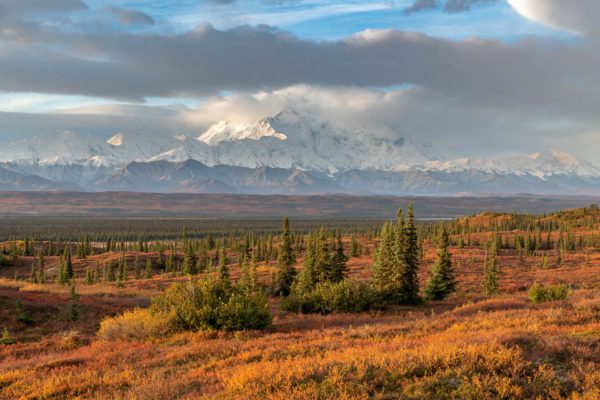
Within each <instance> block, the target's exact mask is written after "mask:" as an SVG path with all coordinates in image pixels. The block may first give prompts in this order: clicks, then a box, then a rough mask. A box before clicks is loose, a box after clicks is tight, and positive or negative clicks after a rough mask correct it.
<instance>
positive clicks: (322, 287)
mask: <svg viewBox="0 0 600 400" xmlns="http://www.w3.org/2000/svg"><path fill="white" fill-rule="evenodd" d="M379 305H380V302H379V296H378V295H377V293H376V292H375V290H374V289H373V288H371V286H369V285H367V284H365V283H360V282H356V281H352V280H348V279H347V280H344V281H342V282H339V283H320V284H318V285H317V287H316V288H315V289H314V290H313V291H311V292H305V293H292V294H291V295H290V296H288V297H287V298H286V299H285V300H284V301H283V307H284V309H286V310H288V311H292V312H296V313H303V314H331V313H336V312H340V313H359V312H363V311H368V310H371V309H373V308H375V307H379Z"/></svg>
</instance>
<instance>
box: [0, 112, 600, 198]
mask: <svg viewBox="0 0 600 400" xmlns="http://www.w3.org/2000/svg"><path fill="white" fill-rule="evenodd" d="M0 168H3V169H4V174H5V175H6V176H7V177H9V178H7V182H8V181H9V180H10V182H11V183H10V185H8V184H6V185H5V186H6V187H7V188H12V189H15V188H16V189H17V190H18V187H19V182H25V180H22V179H21V180H20V179H19V178H18V176H26V177H28V179H27V181H31V179H32V177H38V178H40V179H42V180H41V181H37V183H36V184H37V185H38V186H40V187H52V185H53V184H56V185H55V186H56V187H58V188H63V187H81V188H83V189H85V190H90V191H101V190H132V191H158V192H220V191H223V192H236V193H331V192H335V193H344V192H346V193H372V194H397V195H406V194H435V195H441V194H445V195H447V194H457V193H484V192H485V193H503V194H509V193H524V192H527V193H536V194H600V168H598V167H596V166H594V165H593V164H591V163H589V162H587V161H585V160H580V159H578V158H576V157H574V156H572V155H570V154H568V153H565V152H562V151H558V150H553V151H545V152H538V153H533V154H528V155H518V154H517V155H505V156H498V157H494V158H491V159H484V158H460V159H452V160H447V159H445V158H444V157H443V156H440V154H439V152H437V151H436V150H435V148H433V147H432V146H430V145H427V144H421V143H417V142H415V141H414V140H413V139H412V138H411V137H410V136H409V135H406V134H402V133H400V132H396V131H394V130H393V129H391V128H386V127H381V126H380V127H377V128H375V127H364V126H348V125H344V124H343V123H339V122H332V121H328V120H324V119H321V118H317V117H315V116H314V115H311V114H306V113H305V114H300V113H297V112H295V111H293V110H284V111H282V112H281V113H279V114H277V115H275V116H273V117H269V118H265V119H262V120H260V121H258V122H255V123H251V124H246V125H239V124H236V123H233V122H230V121H221V122H218V123H215V124H214V125H213V126H211V127H209V128H208V129H207V130H206V131H205V132H203V133H201V134H199V135H198V134H194V135H190V134H187V135H182V134H178V135H169V134H157V133H149V132H146V131H144V130H142V129H138V130H132V131H125V132H119V133H116V134H114V135H112V136H111V137H110V138H109V139H108V140H102V139H98V138H96V137H92V136H86V135H79V134H77V133H74V132H68V131H65V132H60V133H56V134H50V135H45V136H38V137H34V138H30V139H24V140H21V141H19V142H15V143H12V144H9V145H5V146H2V147H1V148H0ZM11 174H12V175H11ZM14 174H18V176H17V175H14ZM57 182H60V184H59V183H57ZM65 185H66V186H65ZM69 185H72V186H69ZM27 187H29V188H31V187H33V188H35V185H33V186H32V185H29V186H27ZM0 190H3V189H2V186H0ZM5 190H6V189H5Z"/></svg>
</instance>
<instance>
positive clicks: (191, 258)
mask: <svg viewBox="0 0 600 400" xmlns="http://www.w3.org/2000/svg"><path fill="white" fill-rule="evenodd" d="M196 262H197V260H196V254H194V248H193V247H192V243H191V242H189V241H188V242H187V243H186V244H185V245H184V250H183V264H182V272H183V273H184V274H185V275H195V274H196V273H197V271H196Z"/></svg>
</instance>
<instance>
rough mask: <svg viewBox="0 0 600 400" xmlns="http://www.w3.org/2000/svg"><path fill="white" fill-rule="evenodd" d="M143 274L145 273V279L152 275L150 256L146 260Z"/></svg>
mask: <svg viewBox="0 0 600 400" xmlns="http://www.w3.org/2000/svg"><path fill="white" fill-rule="evenodd" d="M145 275H146V279H151V278H152V275H153V271H152V261H150V258H148V259H147V260H146V270H145Z"/></svg>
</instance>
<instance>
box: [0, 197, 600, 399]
mask: <svg viewBox="0 0 600 400" xmlns="http://www.w3.org/2000/svg"><path fill="white" fill-rule="evenodd" d="M22 218H24V220H23V223H22V224H19V219H11V220H10V223H6V224H4V226H3V227H0V235H2V236H0V241H1V242H0V276H2V278H0V306H1V307H0V398H3V399H4V398H6V399H13V398H14V399H19V398H24V399H67V398H69V399H70V398H82V399H84V398H86V399H87V398H94V399H96V398H99V399H173V398H189V399H196V398H218V399H219V398H220V399H292V398H293V399H340V398H341V399H367V398H380V399H396V398H398V399H597V398H600V368H599V366H600V353H599V352H598V346H599V343H600V294H599V293H598V292H599V288H600V209H599V208H598V207H597V206H595V205H593V206H590V207H588V208H581V209H574V210H567V211H560V212H555V213H552V214H544V215H529V214H517V213H513V214H505V213H492V212H487V213H483V214H478V215H470V216H466V217H461V218H457V219H454V220H446V221H418V220H416V219H415V217H414V215H413V210H412V207H408V208H407V209H406V210H405V212H403V211H402V210H400V211H399V212H398V214H397V216H396V218H394V220H391V221H380V220H368V219H363V220H355V219H343V220H342V219H337V220H327V219H324V220H322V221H319V220H315V219H312V220H292V221H290V220H288V219H287V218H284V219H283V223H281V221H279V220H277V221H274V220H265V219H263V220H237V221H233V220H219V221H215V220H190V219H175V218H173V219H169V218H163V219H154V220H152V219H145V220H132V221H131V223H130V224H129V225H128V224H127V223H126V222H127V221H126V220H125V222H124V221H123V220H111V219H102V218H100V219H94V218H91V217H90V218H87V217H86V218H80V219H58V218H57V219H56V220H53V222H52V223H51V224H48V221H45V222H43V223H41V224H38V225H36V224H33V223H31V221H30V220H25V219H27V218H31V217H22ZM11 224H19V226H16V225H15V228H14V229H11ZM51 225H54V226H55V229H51ZM23 226H28V227H31V228H30V229H28V230H27V231H25V232H23ZM128 226H130V227H131V226H133V227H136V228H135V229H128ZM140 227H141V228H140ZM11 232H18V235H19V236H15V235H12V234H11Z"/></svg>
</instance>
